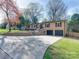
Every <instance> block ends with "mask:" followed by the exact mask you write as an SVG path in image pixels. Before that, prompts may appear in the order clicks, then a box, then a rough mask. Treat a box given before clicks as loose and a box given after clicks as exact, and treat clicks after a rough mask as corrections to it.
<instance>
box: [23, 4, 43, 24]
mask: <svg viewBox="0 0 79 59" xmlns="http://www.w3.org/2000/svg"><path fill="white" fill-rule="evenodd" d="M42 9H43V8H42V6H41V5H40V4H39V3H30V4H29V5H28V8H27V9H26V10H25V12H24V14H25V16H26V18H29V19H30V20H31V21H32V23H34V24H36V23H38V21H39V20H38V19H40V16H41V15H42Z"/></svg>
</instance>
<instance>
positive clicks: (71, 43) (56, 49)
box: [44, 38, 79, 59]
mask: <svg viewBox="0 0 79 59" xmlns="http://www.w3.org/2000/svg"><path fill="white" fill-rule="evenodd" d="M44 59H79V40H76V39H71V38H63V39H62V40H60V41H59V42H56V43H55V44H54V45H51V46H50V47H49V48H48V49H47V51H46V53H45V55H44Z"/></svg>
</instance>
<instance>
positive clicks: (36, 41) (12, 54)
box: [0, 36, 62, 59]
mask: <svg viewBox="0 0 79 59" xmlns="http://www.w3.org/2000/svg"><path fill="white" fill-rule="evenodd" d="M61 38H62V37H54V36H0V47H1V49H0V59H43V56H44V53H45V51H46V49H47V48H48V46H49V45H51V44H53V43H55V42H57V41H58V40H60V39H61Z"/></svg>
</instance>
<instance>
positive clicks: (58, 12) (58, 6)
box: [48, 0, 66, 20]
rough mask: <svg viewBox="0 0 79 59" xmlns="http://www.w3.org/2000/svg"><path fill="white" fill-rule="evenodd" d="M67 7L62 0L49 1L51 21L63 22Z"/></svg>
mask: <svg viewBox="0 0 79 59" xmlns="http://www.w3.org/2000/svg"><path fill="white" fill-rule="evenodd" d="M65 13H66V6H65V4H64V3H63V1H62V0H49V1H48V16H49V18H50V20H61V17H62V18H63V17H65V15H66V14H65Z"/></svg>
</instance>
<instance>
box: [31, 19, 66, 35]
mask: <svg viewBox="0 0 79 59" xmlns="http://www.w3.org/2000/svg"><path fill="white" fill-rule="evenodd" d="M30 27H31V28H33V29H39V31H42V32H43V33H44V34H45V35H53V36H65V35H66V33H67V21H66V20H60V21H51V22H45V23H39V24H35V25H33V24H32V25H30Z"/></svg>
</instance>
